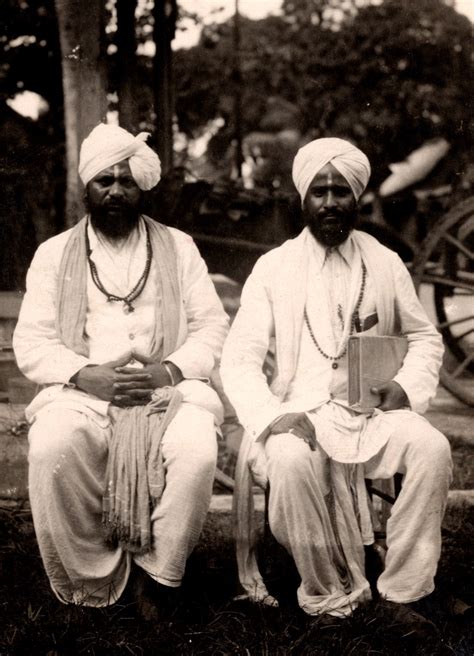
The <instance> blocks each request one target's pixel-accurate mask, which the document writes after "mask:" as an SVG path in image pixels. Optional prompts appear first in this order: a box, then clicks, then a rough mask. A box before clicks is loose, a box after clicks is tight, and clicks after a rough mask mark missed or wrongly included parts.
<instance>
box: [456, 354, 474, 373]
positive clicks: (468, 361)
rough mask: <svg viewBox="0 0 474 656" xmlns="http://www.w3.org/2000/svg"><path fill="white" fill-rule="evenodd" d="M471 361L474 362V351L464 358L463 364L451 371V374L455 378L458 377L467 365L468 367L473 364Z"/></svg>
mask: <svg viewBox="0 0 474 656" xmlns="http://www.w3.org/2000/svg"><path fill="white" fill-rule="evenodd" d="M471 362H474V353H471V354H470V355H468V356H467V357H466V358H464V360H463V361H462V362H461V364H460V365H459V366H458V367H456V369H455V370H454V371H453V372H452V373H451V376H452V377H453V378H457V377H458V376H460V375H461V374H462V372H463V371H464V370H465V369H466V367H468V366H469V365H470V364H471Z"/></svg>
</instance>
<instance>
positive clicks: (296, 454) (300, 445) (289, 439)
mask: <svg viewBox="0 0 474 656" xmlns="http://www.w3.org/2000/svg"><path fill="white" fill-rule="evenodd" d="M266 454H267V463H268V471H269V476H270V477H272V476H278V477H279V478H280V477H281V478H285V479H300V478H301V477H302V476H303V475H304V474H305V473H307V472H309V471H310V470H311V451H310V449H309V447H308V445H307V444H305V443H304V442H303V441H302V440H299V439H298V438H295V437H294V435H292V434H286V433H283V434H280V435H275V436H272V438H271V442H269V443H268V445H267V448H266Z"/></svg>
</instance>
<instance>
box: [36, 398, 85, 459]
mask: <svg viewBox="0 0 474 656" xmlns="http://www.w3.org/2000/svg"><path fill="white" fill-rule="evenodd" d="M86 431H87V418H86V417H84V416H83V415H82V414H81V413H79V412H75V411H73V410H64V409H62V410H59V409H52V408H51V409H48V408H46V409H45V410H43V412H41V413H40V414H39V416H38V417H37V419H36V420H35V421H34V423H33V424H32V426H31V428H30V431H29V436H28V439H29V452H28V460H29V463H30V465H40V464H44V463H54V462H57V461H58V460H59V459H60V458H67V457H68V455H70V454H71V453H72V452H75V451H77V449H78V448H79V446H80V443H81V442H83V441H84V435H85V433H86Z"/></svg>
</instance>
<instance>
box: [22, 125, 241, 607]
mask: <svg viewBox="0 0 474 656" xmlns="http://www.w3.org/2000/svg"><path fill="white" fill-rule="evenodd" d="M147 136H148V135H147V134H146V133H141V134H139V135H138V136H137V137H134V136H132V135H131V134H130V133H129V132H127V131H125V130H123V129H122V128H119V127H117V126H111V125H104V124H101V125H99V126H97V127H96V128H95V129H94V130H92V132H91V133H90V135H89V136H88V137H87V138H86V139H85V140H84V142H83V144H82V147H81V152H80V161H79V175H80V177H81V179H82V182H83V183H84V186H85V194H86V195H85V201H86V206H87V214H86V216H85V217H84V218H83V219H82V220H81V221H79V223H78V224H77V225H76V226H75V227H73V228H72V229H70V230H67V231H66V232H63V233H62V234H59V235H57V236H56V237H53V238H52V239H50V240H48V241H46V242H45V243H43V244H42V245H41V246H40V247H39V248H38V250H37V252H36V254H35V256H34V259H33V261H32V264H31V267H30V269H29V272H28V275H27V291H26V295H25V297H24V301H23V305H22V308H21V312H20V316H19V320H18V324H17V327H16V330H15V334H14V339H13V344H14V349H15V355H16V358H17V361H18V364H19V366H20V368H21V370H22V371H23V372H24V374H25V375H26V376H27V377H28V378H30V379H31V380H33V381H34V382H36V383H38V384H40V385H41V386H44V389H43V390H42V391H41V392H40V393H39V394H38V395H37V396H36V397H35V399H34V400H33V401H32V403H31V404H30V405H29V407H28V408H27V410H26V416H27V419H28V421H29V422H30V424H31V428H30V431H29V494H30V500H31V508H32V513H33V520H34V525H35V530H36V535H37V539H38V544H39V548H40V552H41V556H42V559H43V563H44V567H45V569H46V573H47V575H48V577H49V580H50V583H51V587H52V589H53V591H54V593H55V594H56V595H57V597H58V598H59V600H60V601H62V602H64V603H74V604H82V605H86V606H105V605H108V604H111V603H113V602H115V601H116V600H117V599H118V598H119V597H120V595H121V594H122V592H123V590H124V588H125V586H126V583H127V579H128V578H129V574H130V570H131V566H132V563H133V562H134V563H135V564H136V565H137V566H138V568H139V569H137V571H144V572H146V574H148V575H149V577H151V578H150V579H148V577H142V578H146V580H147V581H149V582H150V581H151V580H152V579H153V580H154V582H155V583H152V584H151V587H152V588H153V590H154V591H155V592H156V593H157V594H156V598H157V599H158V600H161V601H162V602H163V604H165V603H166V604H168V602H169V601H170V599H171V598H172V597H173V596H174V595H173V591H176V590H178V589H179V586H180V584H181V580H182V577H183V573H184V569H185V564H186V559H187V557H188V556H189V554H190V553H191V551H192V549H193V548H194V546H195V544H196V542H197V540H198V538H199V535H200V532H201V529H202V526H203V522H204V519H205V517H206V513H207V511H208V508H209V504H210V499H211V494H212V485H213V478H214V472H215V464H216V457H217V445H216V427H217V426H218V425H219V423H220V422H221V421H222V407H221V404H220V401H219V399H218V397H217V395H216V393H215V392H214V391H213V390H212V389H211V387H210V386H209V385H208V384H207V383H208V382H209V381H208V378H209V376H210V373H211V371H212V369H213V367H214V365H215V363H216V361H217V359H218V358H219V356H220V353H221V349H222V345H223V342H224V339H225V336H226V334H227V327H228V320H227V316H226V314H225V312H224V310H223V308H222V305H221V303H220V301H219V298H218V296H217V294H216V291H215V289H214V286H213V283H212V281H211V279H210V278H209V276H208V273H207V269H206V266H205V264H204V262H203V260H202V258H201V257H200V255H199V253H198V250H197V248H196V246H195V245H194V242H193V241H192V239H191V238H190V237H189V236H188V235H186V234H184V233H182V232H180V231H179V230H176V229H173V228H168V227H166V226H164V225H162V224H160V223H158V222H156V221H153V220H152V219H150V218H149V217H147V216H145V215H143V214H141V205H142V199H143V193H144V191H148V190H150V189H152V188H153V187H154V186H155V185H156V184H157V182H158V181H159V178H160V161H159V158H158V156H157V155H156V154H155V153H154V152H153V150H152V149H151V148H149V147H148V146H147V145H146V143H145V141H146V138H147ZM140 590H141V592H142V593H143V595H144V597H143V598H145V597H146V594H145V593H146V590H144V589H143V585H142V586H141V587H140ZM143 608H144V611H145V614H147V613H148V615H150V612H151V610H150V608H151V606H150V604H148V607H147V606H143Z"/></svg>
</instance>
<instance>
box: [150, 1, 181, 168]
mask: <svg viewBox="0 0 474 656" xmlns="http://www.w3.org/2000/svg"><path fill="white" fill-rule="evenodd" d="M153 11H154V19H155V29H154V40H155V46H156V54H155V62H154V88H155V114H156V141H155V143H156V149H157V151H158V155H159V156H160V159H161V166H162V170H163V173H164V174H165V173H167V172H168V171H169V169H170V168H171V167H172V165H173V113H174V102H173V88H172V67H171V41H172V40H173V38H174V31H175V26H176V0H155V6H154V10H153Z"/></svg>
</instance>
